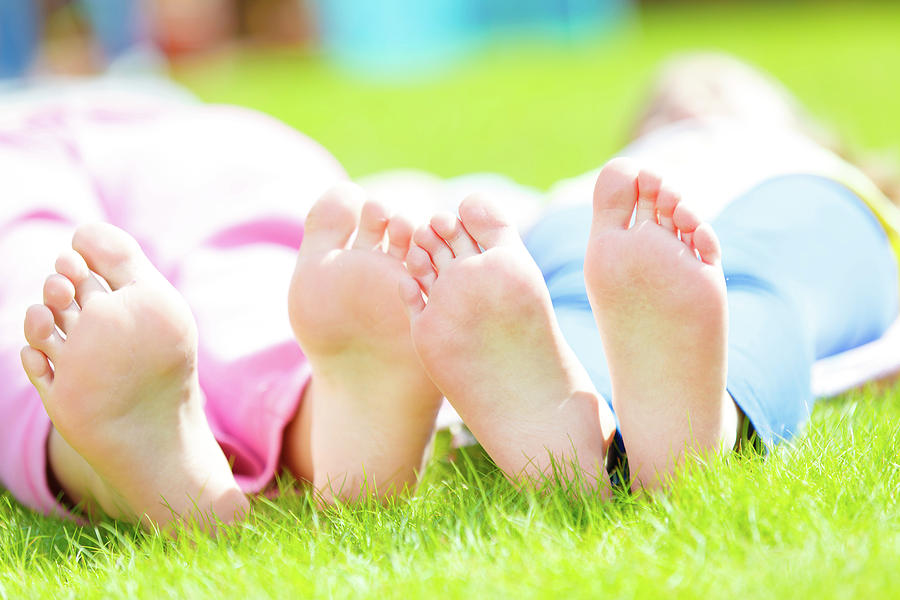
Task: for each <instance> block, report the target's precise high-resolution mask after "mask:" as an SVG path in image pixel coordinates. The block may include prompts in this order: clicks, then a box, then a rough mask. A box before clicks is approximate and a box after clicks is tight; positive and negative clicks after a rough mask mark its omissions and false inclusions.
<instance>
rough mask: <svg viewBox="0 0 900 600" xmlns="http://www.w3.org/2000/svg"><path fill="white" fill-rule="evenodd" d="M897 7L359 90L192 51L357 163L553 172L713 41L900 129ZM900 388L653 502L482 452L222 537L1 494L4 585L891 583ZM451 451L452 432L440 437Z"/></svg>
mask: <svg viewBox="0 0 900 600" xmlns="http://www.w3.org/2000/svg"><path fill="white" fill-rule="evenodd" d="M898 24H900V7H898V6H895V5H891V4H884V5H872V6H870V5H862V6H856V7H854V8H853V9H852V10H851V9H849V8H847V7H842V6H840V5H830V4H827V5H822V6H818V5H817V6H815V7H814V8H811V7H808V6H801V5H793V4H791V5H790V6H788V7H787V8H782V9H779V10H778V11H776V10H775V9H773V8H771V6H769V5H764V6H762V7H760V6H758V5H757V6H750V7H744V6H731V7H728V8H727V9H726V8H715V7H704V6H700V7H690V8H655V9H653V10H652V11H651V12H649V13H647V14H646V15H645V16H644V17H643V19H642V20H641V23H640V25H638V24H635V25H633V26H632V27H631V28H629V29H628V30H627V31H624V32H621V33H618V34H616V36H615V37H614V38H610V39H607V40H605V41H598V42H592V43H589V44H586V45H583V46H580V47H576V48H570V49H560V48H554V47H538V46H535V45H530V46H527V47H523V46H509V45H506V46H499V47H494V48H491V49H489V50H487V51H486V53H485V54H484V55H479V56H473V57H472V58H471V59H470V60H469V61H467V62H465V63H463V64H461V65H459V66H458V67H456V68H454V69H453V70H452V71H450V72H447V73H444V74H442V76H441V77H439V78H436V79H434V80H431V81H420V82H415V83H410V84H406V85H403V86H396V85H386V84H376V83H363V82H359V81H354V80H352V79H350V78H349V77H347V76H346V75H343V74H342V73H341V72H339V71H337V70H335V69H334V68H333V67H331V66H329V65H328V64H326V63H325V62H324V61H322V60H321V59H318V58H310V57H297V56H293V55H291V54H289V53H285V52H278V53H273V52H256V53H245V54H242V55H240V56H238V57H235V58H231V59H223V60H219V61H217V62H215V63H214V64H212V65H203V66H202V68H201V67H200V66H185V67H183V68H181V69H179V71H178V73H177V75H178V77H179V79H180V80H181V81H183V82H184V83H185V84H187V85H188V86H189V87H191V88H192V89H194V90H195V91H196V92H197V93H198V94H199V95H200V96H201V97H203V98H204V99H207V100H210V101H217V102H234V103H240V104H246V105H249V106H253V107H256V108H258V109H261V110H264V111H267V112H269V113H271V114H273V115H275V116H277V117H279V118H281V119H283V120H285V121H287V122H289V123H291V124H293V125H295V126H297V127H298V128H300V129H302V130H303V131H305V132H307V133H309V134H310V135H311V136H312V137H314V138H316V139H318V140H320V141H322V142H323V143H324V144H325V145H326V146H327V147H328V148H329V149H330V150H331V151H332V152H333V153H335V154H336V155H337V156H338V158H340V159H341V161H342V162H344V164H345V165H346V166H347V168H348V170H349V171H350V172H351V174H353V175H362V174H366V173H370V172H375V171H378V170H381V169H385V168H393V167H417V168H422V169H427V170H430V171H433V172H436V173H439V174H441V175H447V176H449V175H455V174H460V173H466V172H470V171H476V170H490V171H497V172H502V173H506V174H509V175H511V176H513V177H515V178H517V179H518V180H520V181H522V182H524V183H529V184H533V185H536V186H540V187H546V186H547V185H549V184H551V183H552V182H554V181H555V180H557V179H559V178H561V177H565V176H569V175H573V174H576V173H578V172H580V171H584V170H587V169H589V168H592V167H594V166H596V165H597V164H598V163H600V162H601V161H602V160H603V159H604V158H606V157H607V156H608V155H609V154H610V153H611V152H612V151H614V150H615V149H616V147H617V146H618V145H619V144H620V143H621V142H622V141H623V139H624V138H625V137H626V135H627V131H628V127H629V124H630V120H631V118H632V116H633V115H634V113H635V112H636V111H637V109H638V99H639V97H640V93H641V90H642V88H643V85H644V84H645V83H646V80H647V78H648V77H649V75H650V73H651V71H652V67H653V65H654V64H655V63H656V61H657V60H658V59H660V58H661V57H664V56H665V55H667V54H668V53H669V52H670V51H673V50H677V49H684V48H695V47H705V48H710V47H719V48H723V49H727V50H730V51H732V52H735V53H737V54H739V55H740V56H743V57H746V58H748V59H750V60H752V61H755V62H757V63H758V64H761V65H762V66H764V67H766V68H767V69H769V70H771V71H772V72H773V73H775V74H776V75H778V76H779V77H781V78H782V79H783V80H784V81H785V82H786V83H788V84H789V85H790V86H791V88H792V89H794V90H795V91H796V92H797V93H798V95H799V96H800V97H801V98H802V99H803V100H804V101H805V102H806V103H807V104H808V105H809V106H810V108H811V109H812V110H813V111H814V112H815V113H816V114H817V115H820V116H822V117H825V118H828V119H830V120H833V121H834V122H835V123H836V125H837V126H838V128H839V130H840V131H842V132H843V133H844V134H846V135H847V136H848V137H849V138H850V139H852V140H853V141H854V142H856V143H858V144H862V145H866V146H869V147H897V146H898V144H900V116H898V115H897V107H898V106H900V100H898V99H900V77H897V74H898V73H900V40H898V38H897V36H896V31H897V30H898ZM898 423H900V387H896V388H892V389H889V390H880V391H879V390H875V389H868V390H865V391H862V392H858V393H854V394H851V395H848V396H845V397H842V398H839V399H836V400H832V401H828V402H824V403H822V404H820V405H819V407H818V408H817V409H816V411H815V413H814V415H813V419H812V423H811V424H810V427H809V428H808V430H807V431H806V432H805V433H804V434H803V435H801V436H800V437H799V438H797V439H796V441H795V444H794V447H787V446H784V447H781V448H780V449H779V450H778V451H776V452H775V453H774V454H773V455H772V456H770V457H769V458H768V459H767V460H761V459H759V458H742V457H730V458H729V459H727V460H723V461H720V462H715V463H714V464H711V465H708V466H707V467H706V468H703V469H700V468H697V469H692V470H691V472H689V473H686V474H685V475H684V477H683V478H681V479H680V480H678V481H676V482H675V483H674V485H673V489H672V491H671V492H670V493H669V494H668V495H665V496H661V497H657V498H656V499H653V500H651V499H648V498H620V499H619V500H617V501H615V502H612V503H603V502H601V501H600V500H599V499H597V498H594V497H590V496H585V495H572V494H567V493H565V492H564V491H556V492H553V493H549V494H543V495H529V494H519V493H516V492H515V491H514V490H513V489H511V487H510V486H509V485H508V484H507V483H506V482H505V481H504V480H503V478H502V477H501V476H499V474H498V473H497V472H496V470H495V469H494V468H493V467H492V466H491V464H490V462H489V461H487V460H485V458H484V457H483V455H481V454H480V453H479V452H478V451H477V450H472V451H468V452H464V453H450V452H448V451H447V450H446V443H444V444H443V445H441V448H442V449H441V450H439V451H438V452H437V453H436V457H435V459H434V460H433V461H432V464H431V468H430V469H429V471H428V473H427V475H426V480H425V482H424V484H423V486H422V488H421V490H420V493H419V494H418V495H417V496H416V497H415V498H414V499H412V500H411V501H409V502H407V503H400V504H398V505H396V506H390V507H380V506H362V507H355V508H339V509H334V510H329V511H325V512H316V511H314V510H312V509H311V502H310V499H309V498H308V497H307V496H305V495H302V494H301V495H295V494H292V493H286V494H284V495H282V496H280V497H278V498H277V499H274V500H260V501H259V502H258V503H257V509H258V510H257V512H256V514H255V516H254V517H253V518H252V519H251V520H250V521H248V522H246V523H244V524H242V525H240V526H238V527H236V528H234V530H233V531H232V532H230V533H229V534H228V535H225V536H223V537H222V538H220V539H218V540H210V539H207V538H205V537H202V536H191V535H189V534H185V535H183V536H182V537H181V538H180V539H179V540H178V541H171V540H168V539H165V538H162V537H159V536H153V535H145V534H142V533H140V532H137V531H135V530H134V529H133V528H130V527H127V526H123V525H121V524H118V525H117V524H113V523H103V524H100V525H97V526H92V527H86V528H80V527H78V526H75V525H73V524H69V523H62V522H60V521H57V520H54V519H49V518H44V517H41V516H38V515H35V514H33V513H31V512H30V511H28V510H27V509H24V508H22V507H21V506H19V505H17V504H16V503H15V501H14V500H12V499H11V497H10V496H9V495H8V494H6V495H2V496H0V597H6V598H26V597H42V596H48V597H75V598H105V597H110V596H118V597H132V596H136V597H147V598H156V597H160V596H163V597H165V596H170V597H185V596H191V595H206V596H220V597H223V598H231V597H240V596H245V595H246V596H250V597H295V596H296V597H303V596H308V595H315V596H324V597H346V598H356V597H382V596H384V597H397V598H410V597H412V598H414V597H435V596H437V597H448V598H454V597H459V598H472V597H479V598H480V597H489V598H490V597H511V596H514V597H521V598H527V597H560V596H569V595H572V596H580V597H604V598H605V597H610V598H661V597H662V598H666V597H698V598H705V597H721V598H735V597H753V598H783V597H828V598H870V597H872V598H878V597H891V596H895V595H896V594H897V592H896V590H897V589H900V569H898V564H900V510H898V500H900V497H898V496H900V451H898V448H900V428H898ZM442 441H443V442H446V440H442Z"/></svg>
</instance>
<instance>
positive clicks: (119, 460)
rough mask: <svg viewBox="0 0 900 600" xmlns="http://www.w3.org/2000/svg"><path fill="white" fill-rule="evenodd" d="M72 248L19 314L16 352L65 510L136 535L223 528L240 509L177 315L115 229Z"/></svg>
mask: <svg viewBox="0 0 900 600" xmlns="http://www.w3.org/2000/svg"><path fill="white" fill-rule="evenodd" d="M72 247H73V248H74V252H68V253H64V254H63V255H61V256H60V258H59V259H58V260H57V272H58V274H57V275H51V277H50V278H48V279H47V282H46V284H45V286H44V297H45V304H44V305H36V306H32V307H31V308H30V309H29V310H28V312H27V314H26V318H25V337H26V339H27V340H28V343H29V344H30V345H29V346H28V347H26V348H25V349H23V351H22V363H23V366H24V367H25V371H26V374H27V375H28V377H29V379H30V380H31V382H32V384H33V385H34V386H35V388H36V389H37V391H38V393H39V394H40V395H41V398H42V400H43V402H44V407H45V408H46V409H47V413H48V414H49V416H50V418H51V420H52V421H53V423H54V427H55V431H57V432H58V433H59V436H61V439H60V438H56V437H51V443H50V464H51V466H52V468H53V470H54V472H55V473H56V475H57V478H58V479H59V481H60V483H61V484H62V486H63V488H64V489H65V490H66V491H67V492H69V494H70V495H71V496H72V497H73V499H74V500H75V501H82V500H88V501H90V502H92V503H96V504H97V505H98V506H99V507H100V508H101V509H102V510H103V512H105V513H106V514H108V515H110V516H113V517H118V518H126V519H129V520H139V521H140V522H142V523H143V524H144V525H151V524H153V525H158V526H162V527H165V526H166V525H168V524H169V523H170V522H171V521H173V520H174V519H176V518H182V519H194V518H196V519H198V520H200V522H201V523H202V524H203V525H204V526H205V527H207V528H214V526H215V524H214V522H211V521H210V519H211V518H214V517H215V518H218V519H221V520H222V521H223V522H225V523H228V522H230V521H232V520H233V519H234V518H236V517H237V516H239V515H240V514H241V513H243V512H245V511H246V510H247V501H246V499H244V497H243V494H242V493H241V491H240V489H239V488H238V487H237V484H236V483H235V481H234V478H233V477H232V475H231V472H230V470H229V467H228V463H227V462H226V460H225V456H224V455H223V454H222V452H221V450H220V448H219V447H218V445H217V444H216V441H215V439H214V438H213V435H212V432H211V431H210V429H209V426H208V424H207V422H206V418H205V416H204V414H203V401H202V394H201V392H200V386H199V381H198V378H197V371H196V362H197V359H196V328H195V325H194V323H193V319H192V318H191V315H190V311H189V309H188V308H187V305H186V304H185V303H184V301H183V300H182V299H181V297H180V296H179V294H178V293H177V292H176V291H175V290H174V289H173V288H172V287H171V286H170V285H169V283H168V282H166V281H165V279H163V277H162V276H161V275H160V274H159V273H158V272H157V271H156V270H155V269H154V268H153V266H152V265H151V264H150V262H149V260H147V258H146V257H145V256H144V255H143V254H142V253H141V252H140V249H139V248H138V246H137V244H136V243H135V242H134V240H133V239H132V238H130V237H129V236H128V235H127V234H125V233H124V232H122V231H121V230H118V229H116V228H114V227H112V226H109V225H98V226H89V227H82V228H80V229H79V230H78V231H77V232H76V233H75V236H74V238H73V241H72ZM88 269H90V271H89V270H88ZM91 271H93V273H96V274H97V275H98V276H99V277H102V278H103V280H105V282H106V283H107V284H108V287H109V288H110V289H111V291H109V292H108V291H107V290H106V288H105V287H104V286H103V285H102V283H101V280H100V279H98V277H97V276H95V275H93V274H92V273H91ZM57 327H58V328H59V331H61V332H62V333H63V334H64V335H65V338H63V337H61V336H60V333H59V331H57ZM48 361H49V362H48ZM72 450H74V451H75V452H76V453H77V457H76V456H74V455H73V454H72V452H71V451H72ZM82 459H83V460H82Z"/></svg>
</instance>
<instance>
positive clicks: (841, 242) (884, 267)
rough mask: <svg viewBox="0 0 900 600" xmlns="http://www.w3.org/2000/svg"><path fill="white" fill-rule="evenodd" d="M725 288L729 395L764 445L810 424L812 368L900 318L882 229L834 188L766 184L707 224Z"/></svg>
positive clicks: (783, 180)
mask: <svg viewBox="0 0 900 600" xmlns="http://www.w3.org/2000/svg"><path fill="white" fill-rule="evenodd" d="M713 225H714V227H715V229H716V232H717V233H718V234H719V237H720V239H721V240H722V250H723V256H724V259H723V265H724V269H725V275H726V282H727V285H728V308H729V312H730V315H731V318H730V320H729V344H728V347H729V353H728V390H729V392H730V393H731V395H732V396H733V397H734V399H735V401H736V402H737V403H738V404H739V405H740V407H741V409H742V410H743V411H744V413H746V415H747V416H748V418H749V419H750V422H751V423H752V425H753V427H754V429H755V430H756V432H757V434H758V435H759V436H760V437H761V439H762V440H763V441H764V442H765V443H766V444H767V445H771V444H773V443H776V442H778V441H780V440H784V439H789V438H790V437H791V436H792V435H793V434H794V433H795V432H796V431H797V430H798V429H799V428H800V427H801V426H802V424H803V423H804V422H805V421H806V419H807V418H808V416H809V411H810V409H811V407H812V402H813V397H812V393H811V391H810V387H809V383H810V382H809V376H810V369H811V366H812V363H813V361H815V360H818V359H820V358H825V357H827V356H831V355H833V354H837V353H840V352H843V351H846V350H849V349H851V348H855V347H857V346H859V345H862V344H864V343H866V342H869V341H872V340H874V339H877V338H878V337H879V336H880V335H881V334H882V333H884V331H885V330H886V329H887V328H888V326H890V324H891V323H892V322H893V320H894V319H895V318H896V315H897V311H898V298H897V297H898V284H897V268H896V259H895V258H894V253H893V252H892V250H891V248H890V244H889V243H888V240H887V237H886V236H885V234H884V230H883V229H882V227H881V225H880V224H879V223H878V222H877V221H876V220H875V217H874V216H873V215H872V214H871V212H870V211H869V209H868V208H866V206H865V205H864V204H863V203H862V202H861V201H860V200H859V199H858V198H857V197H856V196H855V195H854V194H853V193H852V192H850V191H849V190H848V189H846V188H844V187H843V186H841V185H840V184H838V183H835V182H833V181H829V180H826V179H822V178H819V177H814V176H805V175H797V176H789V177H779V178H776V179H772V180H769V181H767V182H765V183H763V184H761V185H759V186H758V187H756V188H754V189H753V190H751V191H749V192H748V193H747V194H745V195H744V196H742V197H741V198H738V199H737V200H735V201H734V202H732V203H731V204H730V205H729V206H728V207H727V208H726V209H725V210H724V211H723V212H722V214H721V215H720V216H719V217H718V218H717V219H716V221H715V222H714V223H713Z"/></svg>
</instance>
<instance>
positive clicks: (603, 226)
mask: <svg viewBox="0 0 900 600" xmlns="http://www.w3.org/2000/svg"><path fill="white" fill-rule="evenodd" d="M632 216H634V219H633V220H632ZM584 276H585V282H586V285H587V292H588V298H589V299H590V303H591V307H592V310H593V313H594V316H595V318H596V321H597V326H598V329H599V331H600V336H601V338H602V340H603V348H604V351H605V353H606V356H607V358H608V361H609V372H610V378H611V384H612V400H613V407H614V408H615V411H616V415H617V416H618V418H619V427H620V430H621V433H622V437H623V438H624V443H625V446H626V448H627V450H628V464H629V467H630V471H631V475H632V477H633V478H634V479H635V480H636V481H638V482H639V483H640V484H641V485H643V486H644V487H657V486H659V485H660V484H662V483H664V481H665V478H666V477H667V475H668V474H670V473H671V472H672V470H673V469H674V468H675V466H676V465H677V464H678V463H679V462H680V461H681V459H682V456H683V454H684V453H685V452H709V451H712V450H715V449H720V448H723V447H724V448H731V447H733V446H734V444H735V441H736V439H737V433H738V410H737V408H736V406H735V404H734V402H733V401H732V400H731V397H730V396H729V395H728V393H727V392H726V390H725V376H726V356H727V352H726V344H727V308H726V301H725V279H724V277H723V274H722V267H721V254H720V249H719V245H718V241H717V239H716V237H715V235H714V234H713V232H712V228H711V227H710V226H709V225H707V224H701V223H700V222H699V220H698V219H697V218H696V217H695V216H694V215H693V214H692V213H691V212H690V211H689V210H688V209H687V207H686V206H685V205H684V204H682V203H681V202H680V199H679V198H678V196H677V195H676V194H675V193H674V192H673V191H671V190H669V189H666V188H664V187H662V183H661V181H660V180H659V178H658V177H655V176H654V175H652V174H650V173H648V172H645V171H640V170H639V169H637V168H636V167H635V165H634V164H633V163H631V162H630V161H627V160H621V159H619V160H614V161H612V162H610V163H609V164H607V165H606V166H605V167H604V168H603V170H602V171H601V173H600V175H599V177H598V179H597V186H596V190H595V195H594V218H593V222H592V225H591V233H590V240H589V242H588V248H587V254H586V256H585V264H584Z"/></svg>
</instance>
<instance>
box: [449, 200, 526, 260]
mask: <svg viewBox="0 0 900 600" xmlns="http://www.w3.org/2000/svg"><path fill="white" fill-rule="evenodd" d="M459 220H460V221H462V224H463V227H465V228H466V231H467V232H468V233H469V235H470V236H472V239H474V240H475V241H476V242H477V243H478V245H479V246H481V247H482V248H484V249H485V250H487V249H489V248H492V247H494V246H505V245H512V244H521V242H522V240H521V238H520V237H519V234H518V233H516V229H515V227H514V226H513V224H512V222H511V221H510V220H509V218H507V217H506V216H505V215H504V214H503V213H502V212H501V211H500V209H499V208H498V207H497V206H496V205H495V204H493V203H492V202H491V201H490V200H488V199H487V198H486V197H484V196H481V195H479V194H474V195H472V196H469V197H468V198H466V199H465V200H463V201H462V203H460V205H459Z"/></svg>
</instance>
